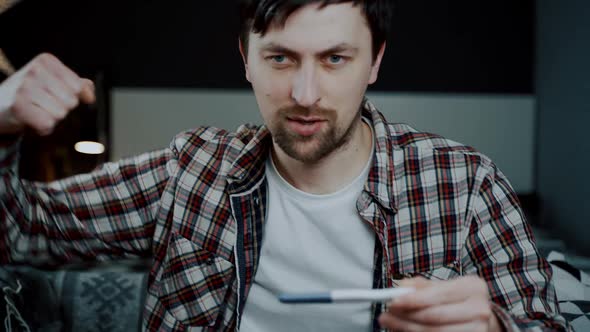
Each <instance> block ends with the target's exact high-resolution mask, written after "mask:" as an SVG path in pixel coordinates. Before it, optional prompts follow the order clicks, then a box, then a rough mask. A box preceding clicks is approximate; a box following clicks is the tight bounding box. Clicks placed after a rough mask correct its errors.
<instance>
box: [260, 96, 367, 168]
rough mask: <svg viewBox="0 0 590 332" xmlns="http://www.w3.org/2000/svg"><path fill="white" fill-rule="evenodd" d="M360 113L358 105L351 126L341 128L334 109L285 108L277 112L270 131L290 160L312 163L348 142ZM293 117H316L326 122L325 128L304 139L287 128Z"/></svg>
mask: <svg viewBox="0 0 590 332" xmlns="http://www.w3.org/2000/svg"><path fill="white" fill-rule="evenodd" d="M361 111H362V108H361V107H360V106H359V108H358V111H357V114H356V115H355V116H354V118H353V120H352V121H351V123H349V124H347V125H345V126H341V127H340V126H338V123H337V120H338V113H337V112H336V111H335V110H333V109H326V108H319V107H313V108H305V107H300V106H289V107H284V108H281V109H279V110H278V112H277V117H276V120H275V121H274V122H273V123H272V124H271V126H269V130H270V132H271V134H272V136H273V140H274V142H275V143H276V144H277V145H278V146H279V148H281V150H283V151H284V152H285V153H286V154H287V155H288V156H289V157H291V158H293V159H295V160H298V161H300V162H303V163H315V162H318V161H320V160H321V159H323V158H324V157H326V156H328V155H329V154H331V153H332V152H334V151H336V150H338V149H340V148H341V147H343V146H345V145H346V144H347V143H348V142H350V140H351V138H352V134H353V133H354V131H355V129H356V127H357V126H358V124H359V122H360V116H361ZM296 116H319V117H321V118H322V119H324V120H325V121H326V123H327V126H325V128H323V129H322V130H320V131H318V132H316V133H314V134H312V135H309V136H303V135H300V134H298V133H296V132H293V131H292V130H289V129H288V128H287V122H288V121H289V120H288V119H289V118H290V117H296Z"/></svg>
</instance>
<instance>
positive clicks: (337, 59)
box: [328, 55, 344, 65]
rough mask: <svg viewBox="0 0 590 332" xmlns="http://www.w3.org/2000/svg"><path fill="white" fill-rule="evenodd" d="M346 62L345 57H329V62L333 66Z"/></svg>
mask: <svg viewBox="0 0 590 332" xmlns="http://www.w3.org/2000/svg"><path fill="white" fill-rule="evenodd" d="M343 61H344V57H342V56H340V55H330V56H329V57H328V62H329V63H330V64H332V65H337V64H340V63H342V62H343Z"/></svg>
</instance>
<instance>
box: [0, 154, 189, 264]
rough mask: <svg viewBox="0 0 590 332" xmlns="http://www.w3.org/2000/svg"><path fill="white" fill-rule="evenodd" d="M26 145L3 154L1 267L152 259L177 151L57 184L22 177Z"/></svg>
mask: <svg viewBox="0 0 590 332" xmlns="http://www.w3.org/2000/svg"><path fill="white" fill-rule="evenodd" d="M18 150H19V144H18V143H14V144H11V145H8V146H5V147H0V264H7V263H24V264H31V265H44V266H45V265H58V264H64V263H70V262H81V261H101V260H109V259H114V258H131V257H149V256H150V255H151V243H152V238H153V234H154V229H155V220H156V216H157V213H158V211H159V208H160V206H161V197H162V195H163V193H164V191H165V190H166V188H167V186H168V184H169V182H170V179H171V175H172V174H173V173H174V172H175V169H176V165H177V158H176V155H177V153H176V152H175V150H174V148H172V147H171V148H168V149H163V150H160V151H155V152H151V153H146V154H142V155H139V156H137V157H134V158H129V159H125V160H122V161H120V162H117V163H107V164H104V165H103V166H102V167H101V168H99V169H97V170H95V171H94V172H91V173H88V174H82V175H77V176H73V177H70V178H67V179H64V180H59V181H55V182H50V183H39V182H29V181H26V180H22V179H20V178H19V175H18V159H19V158H18Z"/></svg>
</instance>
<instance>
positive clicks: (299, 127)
mask: <svg viewBox="0 0 590 332" xmlns="http://www.w3.org/2000/svg"><path fill="white" fill-rule="evenodd" d="M326 122H327V121H326V120H324V119H322V118H320V117H317V116H289V117H287V126H288V127H289V129H291V130H292V131H294V132H296V133H297V134H299V135H301V136H311V135H313V134H315V133H317V132H319V131H320V130H321V129H322V126H323V125H324V124H325V123H326Z"/></svg>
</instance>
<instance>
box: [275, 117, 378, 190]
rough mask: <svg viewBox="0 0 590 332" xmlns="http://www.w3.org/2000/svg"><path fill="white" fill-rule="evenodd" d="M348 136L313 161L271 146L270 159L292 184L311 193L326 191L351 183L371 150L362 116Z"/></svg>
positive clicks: (365, 163) (369, 135)
mask: <svg viewBox="0 0 590 332" xmlns="http://www.w3.org/2000/svg"><path fill="white" fill-rule="evenodd" d="M359 121H361V124H360V126H358V128H357V130H355V133H354V134H353V136H352V138H351V140H350V141H349V142H348V143H347V144H345V145H344V146H342V147H341V148H339V149H337V150H336V151H334V152H332V153H331V154H329V155H328V156H326V157H324V158H322V159H321V160H320V161H318V162H316V163H303V162H300V161H298V160H295V159H293V158H291V157H289V156H288V155H287V154H285V153H284V152H283V151H282V150H281V149H280V148H279V147H277V146H276V145H274V146H273V161H274V163H275V166H276V168H277V171H278V172H279V174H281V176H282V177H283V178H284V179H285V180H286V181H288V182H289V183H290V184H291V185H293V186H294V187H295V188H297V189H299V190H302V191H304V192H307V193H310V194H329V193H333V192H336V191H338V190H339V189H341V188H343V187H345V186H346V185H348V184H349V183H351V182H352V181H353V180H354V179H355V178H356V177H357V176H358V175H359V174H361V172H362V170H363V169H364V167H365V166H366V165H367V162H368V160H369V158H370V157H371V154H372V151H371V149H372V147H373V137H372V130H371V128H370V127H369V126H368V125H367V124H366V123H365V122H364V121H362V120H359Z"/></svg>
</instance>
